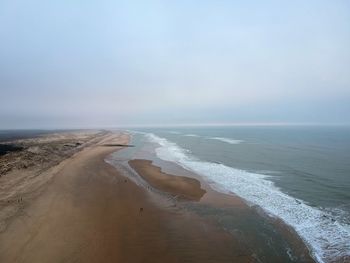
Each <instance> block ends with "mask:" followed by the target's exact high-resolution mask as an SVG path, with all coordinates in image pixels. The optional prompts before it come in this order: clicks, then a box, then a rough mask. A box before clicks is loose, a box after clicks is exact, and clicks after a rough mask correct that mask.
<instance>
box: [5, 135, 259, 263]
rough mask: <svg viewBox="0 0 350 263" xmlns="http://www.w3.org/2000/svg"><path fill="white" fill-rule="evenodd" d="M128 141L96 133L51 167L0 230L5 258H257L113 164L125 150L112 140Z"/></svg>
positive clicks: (126, 136)
mask: <svg viewBox="0 0 350 263" xmlns="http://www.w3.org/2000/svg"><path fill="white" fill-rule="evenodd" d="M128 139H129V137H128V135H126V134H112V133H108V134H104V135H103V136H100V137H96V138H95V141H94V142H93V143H91V144H90V145H88V146H86V147H84V149H81V151H79V152H77V153H75V154H74V155H73V156H71V157H70V158H68V159H66V160H64V161H63V162H61V163H60V164H59V165H57V166H55V167H54V168H52V169H50V170H49V172H50V173H52V174H51V175H52V179H51V180H50V181H49V182H48V183H47V186H45V188H44V189H43V190H42V192H41V193H40V195H39V196H37V197H36V198H35V199H33V200H32V201H31V202H28V203H26V205H24V206H23V207H22V208H21V210H20V211H19V212H18V213H17V214H16V216H14V217H13V218H12V220H11V221H10V222H9V224H8V225H7V227H6V229H5V230H3V232H2V233H1V234H0V262H254V258H253V257H252V255H251V254H250V251H248V250H247V249H246V248H245V247H244V246H242V245H241V244H240V241H239V240H238V239H235V238H234V237H233V236H232V235H230V234H229V233H227V232H226V231H224V230H223V229H221V228H219V227H218V226H216V225H215V224H214V223H212V222H210V221H208V220H205V219H203V218H200V217H198V216H197V215H195V214H191V213H186V212H181V211H179V210H177V209H176V208H173V207H161V206H159V205H157V204H155V203H154V202H153V201H152V200H151V199H150V198H149V195H148V193H147V190H146V189H143V188H141V187H139V186H137V185H136V184H135V183H133V182H132V181H131V180H129V179H128V178H126V177H124V176H122V175H121V174H120V173H118V171H117V170H116V169H115V168H114V167H112V166H111V165H109V164H107V163H106V162H105V161H104V159H105V158H106V156H107V155H109V154H110V153H112V152H114V151H116V150H118V149H121V147H120V146H113V144H122V145H123V144H127V143H128ZM107 144H108V145H109V146H106V145H107ZM185 181H186V180H185ZM190 182H192V183H193V182H194V181H190ZM194 184H195V185H196V186H193V185H192V186H191V187H196V188H198V187H199V186H198V184H197V183H196V182H195V183H194ZM198 189H200V190H199V193H201V194H203V191H204V190H202V189H201V188H198ZM197 197H198V196H197ZM198 198H199V197H198Z"/></svg>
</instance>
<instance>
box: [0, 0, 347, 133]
mask: <svg viewBox="0 0 350 263" xmlns="http://www.w3.org/2000/svg"><path fill="white" fill-rule="evenodd" d="M209 123H210V124H216V123H220V124H232V123H324V124H339V123H340V124H350V1H347V0H343V1H342V0H332V1H330V0H327V1H326V0H325V1H323V0H308V1H305V0H296V1H287V0H286V1H269V0H266V1H260V0H259V1H258V0H256V1H249V0H248V1H233V0H228V1H224V0H215V1H214V0H212V1H208V0H201V1H189V0H177V1H165V0H164V1H160V0H149V1H143V0H142V1H141V0H140V1H133V0H127V1H116V0H114V1H112V0H110V1H108V0H106V1H97V0H95V1H91V0H75V1H72V0H61V1H47V0H32V1H24V0H22V1H19V0H0V129H12V128H80V127H84V128H90V127H91V128H93V127H114V126H131V125H133V126H137V125H178V124H181V125H187V124H192V125H195V124H209Z"/></svg>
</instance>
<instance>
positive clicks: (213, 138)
mask: <svg viewBox="0 0 350 263" xmlns="http://www.w3.org/2000/svg"><path fill="white" fill-rule="evenodd" d="M208 139H210V140H217V141H221V142H226V143H229V144H240V143H242V142H243V140H235V139H229V138H223V137H208Z"/></svg>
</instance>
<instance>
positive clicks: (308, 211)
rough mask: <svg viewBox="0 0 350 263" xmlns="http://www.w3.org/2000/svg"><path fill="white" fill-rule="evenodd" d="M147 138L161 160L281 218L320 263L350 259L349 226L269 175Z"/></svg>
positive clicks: (164, 140)
mask: <svg viewBox="0 0 350 263" xmlns="http://www.w3.org/2000/svg"><path fill="white" fill-rule="evenodd" d="M145 136H146V137H147V138H148V140H149V141H151V142H153V143H156V144H158V145H159V147H158V148H157V149H156V153H157V156H158V157H159V158H160V159H163V160H166V161H171V162H176V163H177V164H179V165H181V166H182V167H184V168H185V169H189V170H192V171H194V172H196V173H197V174H199V175H201V176H203V177H204V178H205V179H206V180H207V182H208V183H210V184H212V186H213V187H214V188H216V189H217V190H219V191H221V192H224V193H228V194H229V193H230V192H234V193H235V194H237V195H238V196H240V197H242V198H243V199H245V200H246V201H248V202H249V203H251V204H255V205H258V206H260V207H261V208H263V209H264V210H265V211H266V212H267V213H268V214H270V215H272V216H276V217H279V218H281V219H282V220H283V221H284V222H286V223H287V224H288V225H290V226H292V227H293V228H294V229H295V231H296V232H297V233H298V234H299V235H300V237H301V238H302V239H303V240H304V241H305V243H306V244H307V245H308V246H309V248H310V250H311V252H312V255H313V257H314V258H315V259H316V260H317V261H319V262H331V261H332V260H333V261H334V260H335V259H340V258H342V257H345V256H350V232H349V225H346V224H341V223H339V222H337V221H334V220H333V219H332V217H331V215H330V214H329V213H327V212H325V211H322V210H320V209H317V208H314V207H311V206H309V205H307V204H305V203H303V202H302V201H301V200H296V199H295V198H293V197H291V196H289V195H287V194H284V193H283V192H282V191H281V190H280V189H278V188H277V187H276V186H275V185H274V184H273V183H272V182H271V181H268V180H267V177H268V176H267V175H262V174H256V173H250V172H247V171H243V170H238V169H235V168H232V167H228V166H225V165H223V164H217V163H211V162H203V161H200V160H199V159H197V158H195V157H194V156H191V155H190V154H189V151H188V150H185V149H183V148H180V147H179V146H178V145H176V144H175V143H172V142H170V141H168V140H166V139H164V138H160V137H158V136H156V135H154V134H146V135H145Z"/></svg>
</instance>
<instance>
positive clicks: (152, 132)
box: [113, 126, 350, 262]
mask: <svg viewBox="0 0 350 263" xmlns="http://www.w3.org/2000/svg"><path fill="white" fill-rule="evenodd" d="M129 132H130V133H131V134H132V142H131V143H132V144H134V145H135V147H134V148H128V149H125V150H122V151H120V152H117V153H115V154H114V157H113V158H114V159H115V160H118V161H121V160H129V159H136V158H142V159H151V160H157V159H158V160H163V161H168V162H173V163H176V164H178V165H180V166H182V167H183V168H185V169H187V170H189V171H192V172H194V173H196V174H197V175H198V176H200V177H201V178H203V180H205V181H206V182H207V183H208V184H209V185H210V186H211V187H212V188H213V189H215V190H217V191H219V192H222V193H226V194H235V195H237V196H239V197H241V198H242V199H244V200H245V202H246V203H247V204H248V205H249V206H251V207H256V209H257V210H259V209H262V210H263V211H264V212H265V213H266V214H267V215H269V216H271V217H276V218H279V219H282V220H283V221H284V222H285V223H286V224H288V225H289V226H291V227H292V228H293V229H294V230H295V231H296V233H297V234H298V235H299V236H300V237H301V238H302V239H303V240H304V242H305V243H306V244H307V246H308V248H309V249H310V251H311V253H312V256H313V257H314V259H316V260H317V261H318V262H333V261H334V260H335V259H338V260H339V262H342V261H341V260H342V259H345V258H349V257H350V127H345V126H266V127H263V126H231V127H191V128H189V127H186V128H183V127H182V128H166V129H165V128H164V129H161V128H147V129H146V128H144V129H133V130H131V131H129ZM193 209H194V210H195V209H197V210H198V211H197V212H198V213H202V214H206V215H211V216H214V215H215V216H216V217H217V219H218V221H220V222H221V223H222V224H223V225H224V227H225V228H227V229H229V230H230V229H232V230H233V231H235V232H237V231H238V232H239V231H241V232H242V233H246V236H249V235H251V236H254V235H256V236H257V237H259V238H260V241H256V242H257V243H259V244H260V245H261V249H260V250H259V246H258V248H257V251H255V252H254V253H256V254H257V257H258V258H260V260H261V262H278V261H279V260H281V258H282V259H283V262H299V261H298V258H295V257H294V256H293V255H290V253H289V252H288V248H287V247H283V241H281V240H280V237H278V235H277V234H276V233H275V231H274V230H273V228H271V226H267V225H268V224H266V222H259V221H258V220H253V219H251V218H250V219H249V220H251V221H249V220H248V219H247V218H246V219H245V221H246V222H244V223H242V222H241V223H239V222H238V221H237V220H236V219H237V218H236V219H235V217H234V216H232V217H230V216H229V213H228V212H227V211H222V210H220V211H218V210H215V211H214V210H210V209H209V208H208V209H207V210H205V209H204V210H205V211H203V209H199V208H198V207H197V208H196V206H193ZM222 213H224V214H222ZM223 217H224V219H225V220H223V219H222V218H223ZM230 218H231V219H232V220H231V219H230ZM230 220H231V222H230ZM249 222H250V223H249ZM240 228H241V229H240ZM248 229H249V230H248ZM259 238H258V239H259ZM266 243H268V244H270V245H269V247H270V248H271V250H273V249H274V250H276V249H277V250H279V251H266V250H268V249H266V247H265V248H264V246H266ZM262 251H263V252H262ZM274 255H275V260H274V259H273V257H274ZM285 255H287V256H288V257H287V256H285ZM269 259H270V260H269ZM344 262H345V261H344Z"/></svg>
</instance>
